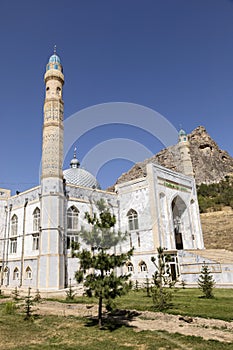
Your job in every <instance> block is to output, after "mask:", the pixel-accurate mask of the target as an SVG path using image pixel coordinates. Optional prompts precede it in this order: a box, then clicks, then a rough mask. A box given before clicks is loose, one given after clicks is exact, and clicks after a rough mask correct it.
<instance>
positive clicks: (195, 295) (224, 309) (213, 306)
mask: <svg viewBox="0 0 233 350" xmlns="http://www.w3.org/2000/svg"><path fill="white" fill-rule="evenodd" d="M116 306H117V307H118V308H120V309H127V308H128V309H135V310H139V311H146V310H147V311H153V302H152V298H148V297H147V296H146V291H143V290H139V291H131V292H130V293H129V294H127V295H125V296H123V297H121V298H120V299H118V300H117V301H116ZM166 312H167V313H170V314H174V315H177V314H180V315H187V316H196V317H197V316H199V317H204V318H216V319H220V320H225V321H231V320H233V289H214V298H213V299H206V298H202V293H201V291H200V290H199V289H195V288H193V289H191V288H187V289H178V288H176V289H175V291H174V292H173V298H172V306H171V307H170V308H169V309H167V310H166Z"/></svg>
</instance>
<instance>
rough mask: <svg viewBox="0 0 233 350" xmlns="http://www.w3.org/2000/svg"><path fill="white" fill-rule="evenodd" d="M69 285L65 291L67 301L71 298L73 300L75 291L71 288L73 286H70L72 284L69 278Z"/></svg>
mask: <svg viewBox="0 0 233 350" xmlns="http://www.w3.org/2000/svg"><path fill="white" fill-rule="evenodd" d="M69 282H70V283H69V287H68V290H67V291H66V300H67V301H71V300H74V297H75V294H76V293H75V291H74V290H73V287H72V284H71V278H70V280H69Z"/></svg>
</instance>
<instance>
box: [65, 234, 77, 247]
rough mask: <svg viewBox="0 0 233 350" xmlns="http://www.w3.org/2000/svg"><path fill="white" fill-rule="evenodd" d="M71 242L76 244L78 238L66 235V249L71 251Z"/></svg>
mask: <svg viewBox="0 0 233 350" xmlns="http://www.w3.org/2000/svg"><path fill="white" fill-rule="evenodd" d="M72 242H77V243H78V236H77V235H68V236H67V241H66V248H67V249H71V248H72Z"/></svg>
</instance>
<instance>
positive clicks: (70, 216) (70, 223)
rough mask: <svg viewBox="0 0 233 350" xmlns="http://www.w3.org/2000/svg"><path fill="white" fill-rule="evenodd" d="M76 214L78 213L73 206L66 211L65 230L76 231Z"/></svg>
mask: <svg viewBox="0 0 233 350" xmlns="http://www.w3.org/2000/svg"><path fill="white" fill-rule="evenodd" d="M78 214H79V211H78V209H77V208H76V207H75V206H72V207H70V208H69V209H68V210H67V229H68V230H77V229H78Z"/></svg>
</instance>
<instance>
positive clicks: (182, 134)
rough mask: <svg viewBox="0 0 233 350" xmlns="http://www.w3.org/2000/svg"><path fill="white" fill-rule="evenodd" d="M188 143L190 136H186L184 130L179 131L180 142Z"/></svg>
mask: <svg viewBox="0 0 233 350" xmlns="http://www.w3.org/2000/svg"><path fill="white" fill-rule="evenodd" d="M185 141H188V136H187V134H186V131H184V129H180V131H179V142H185Z"/></svg>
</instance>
